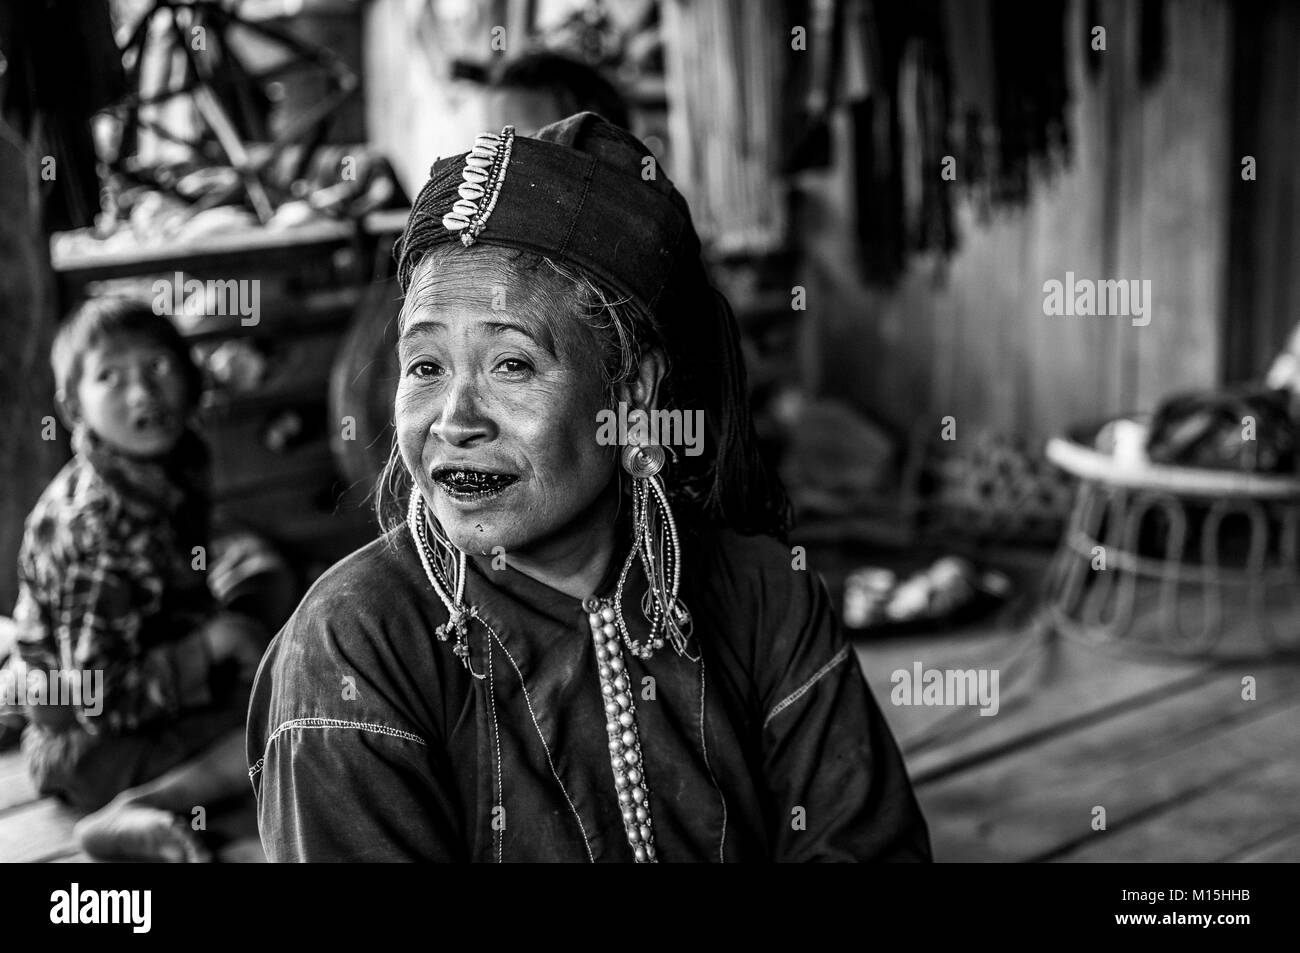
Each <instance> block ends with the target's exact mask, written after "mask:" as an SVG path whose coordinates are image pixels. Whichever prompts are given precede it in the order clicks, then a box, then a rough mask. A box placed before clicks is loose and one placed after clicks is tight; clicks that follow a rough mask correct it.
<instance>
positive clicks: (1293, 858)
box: [1224, 824, 1300, 864]
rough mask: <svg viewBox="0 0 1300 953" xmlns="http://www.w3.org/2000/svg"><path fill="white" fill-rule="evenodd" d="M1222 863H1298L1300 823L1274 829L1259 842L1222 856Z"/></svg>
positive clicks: (1299, 861) (1299, 859) (1299, 860)
mask: <svg viewBox="0 0 1300 953" xmlns="http://www.w3.org/2000/svg"><path fill="white" fill-rule="evenodd" d="M1224 863H1241V864H1294V863H1300V824H1293V825H1292V826H1290V827H1287V828H1284V829H1282V830H1279V831H1274V832H1272V833H1271V834H1269V835H1268V836H1267V837H1265V838H1262V839H1261V840H1260V842H1259V843H1256V844H1252V845H1250V846H1249V847H1247V848H1245V849H1244V850H1241V851H1238V852H1237V853H1235V854H1229V855H1228V856H1227V857H1225V858H1224Z"/></svg>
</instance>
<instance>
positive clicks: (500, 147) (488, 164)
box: [442, 126, 515, 248]
mask: <svg viewBox="0 0 1300 953" xmlns="http://www.w3.org/2000/svg"><path fill="white" fill-rule="evenodd" d="M514 141H515V127H514V126H506V127H505V128H504V129H502V130H501V133H500V135H497V134H495V133H491V132H484V133H480V134H479V135H478V137H477V138H475V140H474V148H472V149H470V151H469V154H468V155H466V156H465V168H463V169H462V170H461V173H460V175H461V178H462V179H464V181H463V182H462V183H461V185H460V188H459V189H458V190H457V193H458V194H459V195H460V198H458V199H457V200H456V201H455V203H453V204H452V207H451V211H449V212H448V213H447V214H446V215H444V216H443V217H442V224H443V227H444V228H446V229H447V230H448V231H452V232H460V241H461V244H462V245H464V246H465V247H466V248H468V247H469V246H470V245H473V244H474V240H475V239H476V238H478V236H479V232H481V231H483V229H484V228H485V227H486V226H487V220H488V218H489V217H490V216H491V215H492V210H493V209H494V208H496V204H497V197H498V196H499V195H500V194H501V185H502V183H503V182H505V180H506V167H507V166H508V165H510V150H511V148H512V147H513V145H514Z"/></svg>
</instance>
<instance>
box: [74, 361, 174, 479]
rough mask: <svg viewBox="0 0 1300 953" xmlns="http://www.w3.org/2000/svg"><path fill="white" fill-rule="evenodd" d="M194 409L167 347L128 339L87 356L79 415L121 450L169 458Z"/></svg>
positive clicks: (80, 383) (79, 393) (79, 389)
mask: <svg viewBox="0 0 1300 953" xmlns="http://www.w3.org/2000/svg"><path fill="white" fill-rule="evenodd" d="M190 410H191V408H190V407H189V402H188V400H187V396H186V386H185V377H184V374H183V373H182V371H181V368H180V366H179V365H178V363H177V360H176V357H175V355H173V354H172V353H171V351H169V350H167V349H166V348H165V347H163V346H161V345H158V344H154V343H152V342H150V341H149V340H147V339H142V338H123V339H120V340H111V339H110V340H108V341H104V342H103V343H101V344H100V345H98V346H97V347H94V348H92V349H90V350H89V351H87V352H86V356H85V359H84V360H83V362H82V366H81V379H80V380H79V381H78V382H77V393H76V406H75V408H74V411H75V413H76V414H77V415H78V416H79V417H80V419H81V420H83V421H85V423H86V425H87V426H88V427H90V429H91V430H93V431H94V432H95V433H96V434H97V435H98V436H99V437H100V438H101V439H102V440H105V441H107V442H108V443H109V444H110V445H112V446H114V447H116V448H117V449H118V450H122V451H124V452H126V453H129V454H131V455H133V456H138V457H153V456H158V455H160V454H164V453H167V452H168V451H169V450H171V449H172V447H174V446H175V445H176V441H177V440H178V439H179V438H180V436H181V434H182V433H184V431H185V419H186V417H187V416H188V415H189V412H190Z"/></svg>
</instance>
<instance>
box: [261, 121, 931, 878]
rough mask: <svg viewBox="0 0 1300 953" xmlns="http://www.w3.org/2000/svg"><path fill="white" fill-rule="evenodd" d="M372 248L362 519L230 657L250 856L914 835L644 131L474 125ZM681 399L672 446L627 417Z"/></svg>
mask: <svg viewBox="0 0 1300 953" xmlns="http://www.w3.org/2000/svg"><path fill="white" fill-rule="evenodd" d="M397 254H398V273H399V279H400V281H401V284H402V288H403V290H404V291H405V293H406V299H405V304H404V307H403V311H402V315H401V321H400V343H399V347H398V350H399V355H400V367H401V378H400V383H399V385H398V388H397V397H396V402H395V415H396V441H395V444H396V446H395V448H394V459H393V461H391V462H390V467H389V474H388V475H387V476H388V478H387V479H385V481H384V482H383V485H382V487H381V489H382V490H383V494H384V496H385V497H386V498H387V503H388V504H389V506H388V512H389V514H390V519H389V529H388V531H387V532H386V534H385V535H384V536H383V537H382V538H380V539H378V540H376V541H374V542H373V543H371V544H370V545H368V546H366V547H364V548H363V549H361V550H359V551H358V552H356V553H354V554H353V555H351V556H350V557H348V558H347V559H345V560H343V561H342V562H341V563H339V564H338V565H337V566H335V567H334V568H333V569H331V570H330V571H329V572H328V573H326V574H325V575H324V576H323V577H321V579H320V580H319V581H318V582H317V583H316V585H315V586H314V587H313V588H312V590H311V592H310V593H309V594H308V595H307V596H306V598H305V599H304V600H303V602H302V604H301V605H300V606H299V608H298V610H297V612H296V613H295V615H294V616H293V618H292V619H291V620H290V622H289V623H288V624H287V625H286V626H285V628H284V629H283V630H282V631H281V632H280V634H279V636H278V637H277V638H276V640H275V642H274V643H273V645H272V646H271V648H270V650H269V652H268V654H267V656H266V658H265V659H264V661H263V663H262V667H261V670H260V672H259V675H258V680H257V684H256V687H255V689H254V695H253V702H252V707H251V713H250V723H249V729H248V731H249V733H248V752H249V761H250V763H251V768H250V771H249V773H250V776H251V777H252V781H253V785H254V787H255V789H256V791H257V798H258V812H259V822H260V827H261V836H262V841H263V844H264V846H265V847H266V851H267V854H268V856H269V857H270V858H271V859H273V860H308V861H316V860H438V861H468V860H474V861H497V862H500V861H593V862H594V861H625V862H626V861H636V862H653V861H657V860H664V861H742V860H783V861H810V860H925V859H929V843H928V836H927V832H926V827H925V822H924V821H923V819H922V817H921V814H920V812H919V810H918V808H917V804H916V800H915V798H914V796H913V794H912V790H911V787H910V785H909V783H908V779H907V775H906V773H905V771H904V769H903V765H902V762H901V759H900V757H899V753H898V750H897V747H896V745H895V743H894V740H893V738H892V737H891V735H890V732H889V729H888V727H887V726H886V724H885V722H884V720H883V718H882V717H881V714H880V711H879V709H878V708H877V707H876V704H875V702H874V701H873V700H872V697H871V695H870V694H869V692H868V689H867V687H866V684H865V683H864V681H863V678H862V675H861V673H860V671H859V669H858V666H857V663H856V659H855V657H854V654H853V652H852V651H851V649H850V648H849V646H848V645H847V644H846V643H845V641H844V638H843V637H842V635H841V633H840V632H839V630H838V628H837V625H836V622H835V615H834V611H833V608H832V606H831V604H830V602H829V600H828V598H827V595H826V592H825V590H824V589H823V587H822V586H821V584H820V583H819V582H818V580H817V578H816V577H815V576H814V575H813V574H811V573H809V572H807V571H805V570H803V569H802V566H801V562H800V560H798V559H792V557H791V551H790V550H789V548H787V547H785V546H783V545H782V544H781V543H779V542H777V541H776V539H775V538H773V537H774V536H777V535H779V534H781V533H782V532H783V531H784V529H785V527H786V519H787V509H788V507H787V504H786V500H785V496H784V493H783V491H782V490H781V488H780V486H779V485H778V484H777V483H776V482H775V481H774V480H773V478H772V477H770V476H769V475H768V471H767V470H766V469H765V468H764V466H763V463H762V461H761V459H760V457H759V456H758V454H757V452H756V448H755V444H754V434H753V428H752V425H751V422H750V419H749V414H748V412H747V410H746V394H745V380H744V370H743V366H742V363H741V359H740V353H739V347H738V342H737V329H736V326H735V319H734V318H733V317H732V315H731V312H730V310H729V309H728V307H727V306H726V303H725V301H724V300H723V299H722V297H721V296H720V295H718V294H717V292H715V291H714V290H713V289H712V287H711V286H710V285H709V283H708V280H707V278H706V277H705V274H704V271H703V268H702V264H701V259H700V245H699V240H698V238H697V237H696V234H695V230H694V228H693V227H692V224H691V219H690V213H689V211H688V210H687V207H686V204H685V202H684V200H683V199H682V197H681V195H680V194H679V193H678V192H677V191H676V190H675V189H674V188H673V186H672V184H671V183H670V182H669V181H668V180H667V179H666V178H665V177H664V175H663V173H662V172H661V171H659V170H657V169H656V168H655V163H654V159H653V158H652V157H651V156H650V155H649V153H648V152H647V150H646V149H645V147H644V146H643V145H642V144H641V143H640V142H639V141H637V140H636V139H635V138H633V137H632V136H630V135H629V134H628V133H626V132H624V131H622V130H621V129H618V128H616V127H614V126H612V125H610V124H608V123H606V122H605V121H603V120H602V119H600V118H599V117H597V116H595V115H594V114H592V113H583V114H580V115H577V116H572V117H570V118H568V119H566V120H563V121H562V122H559V123H556V124H554V125H551V126H548V127H546V128H545V129H543V130H542V131H541V132H540V133H539V134H538V137H537V138H536V139H529V138H524V137H518V136H515V135H514V132H513V130H512V129H511V128H509V127H507V128H506V129H504V130H503V131H502V132H501V133H500V134H499V135H493V134H485V135H482V136H480V137H479V138H478V140H477V142H476V143H475V145H474V147H473V149H472V150H471V151H470V152H469V153H467V154H464V155H461V156H458V157H456V158H455V159H447V160H442V161H440V162H438V163H437V164H436V165H435V166H434V167H433V171H432V177H431V179H430V181H429V182H428V184H427V185H426V186H425V188H424V190H423V191H422V192H421V194H420V196H419V198H418V199H417V200H416V202H415V205H414V208H413V209H412V212H411V217H410V221H409V223H408V225H407V229H406V232H405V234H404V235H403V236H402V239H401V241H400V243H399V246H398V249H397ZM665 412H666V413H665ZM697 413H698V414H701V415H702V418H703V422H704V432H703V434H702V438H703V439H702V440H699V439H696V440H695V441H694V444H693V445H686V446H682V445H680V441H681V437H682V434H683V433H684V430H685V428H679V427H666V426H653V425H651V424H663V423H671V422H679V421H682V420H685V419H687V418H689V419H698V418H697V417H696V416H695V415H696V414H697ZM674 414H675V416H674ZM616 418H617V420H618V423H617V424H615V423H611V421H613V420H615V419H616ZM623 421H630V424H631V425H630V426H623V425H622V422H623ZM656 431H658V434H657V435H658V436H659V438H660V440H659V441H658V442H655V441H654V440H653V437H654V436H655V435H656ZM665 431H666V433H665ZM665 437H667V438H668V439H664V438H665ZM673 438H676V439H678V440H679V445H677V446H674V445H673V443H672V441H673ZM617 442H622V443H623V444H624V445H622V446H618V445H613V444H615V443H617ZM403 495H405V496H406V497H407V500H408V502H407V503H406V504H405V505H402V504H400V503H398V505H397V507H396V509H397V510H398V512H397V513H396V514H394V513H393V509H394V507H393V506H392V504H393V502H394V500H395V499H396V500H400V499H401V497H402V496H403Z"/></svg>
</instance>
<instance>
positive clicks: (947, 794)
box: [857, 624, 1300, 862]
mask: <svg viewBox="0 0 1300 953" xmlns="http://www.w3.org/2000/svg"><path fill="white" fill-rule="evenodd" d="M857 649H858V656H859V659H860V661H861V662H862V664H863V669H864V671H865V672H866V673H867V680H868V682H869V683H870V684H871V686H872V688H873V690H874V691H875V694H876V699H877V701H878V702H879V703H880V705H881V707H882V708H883V709H884V711H885V716H886V718H888V720H889V722H890V724H891V726H892V727H893V729H894V733H895V736H896V737H897V738H898V739H899V743H900V745H901V747H902V749H903V754H904V758H905V760H906V762H907V765H908V769H909V772H910V774H911V777H912V780H913V783H914V785H915V787H916V791H917V797H918V799H919V800H920V803H921V807H922V810H923V811H924V812H925V815H926V817H927V819H928V821H929V824H930V833H931V839H932V844H933V847H934V854H935V859H936V860H941V861H1079V862H1090V861H1300V665H1297V664H1280V663H1255V664H1250V663H1245V664H1231V665H1222V664H1217V665H1216V664H1210V663H1206V662H1186V661H1184V662H1164V663H1157V662H1150V661H1145V662H1144V661H1139V660H1135V659H1132V658H1126V657H1122V656H1119V655H1116V654H1113V653H1112V654H1105V653H1103V652H1101V651H1099V650H1098V649H1096V648H1094V647H1092V646H1087V645H1084V644H1082V643H1079V642H1075V641H1069V640H1066V639H1063V638H1061V637H1060V636H1057V635H1055V634H1053V633H1052V632H1050V630H1048V629H1047V628H1046V627H1040V626H1035V625H1033V624H1029V625H1025V626H1022V627H1019V628H1017V629H1015V630H1012V629H1009V628H1008V627H1006V626H987V627H984V628H982V629H975V630H966V631H963V632H960V633H954V634H951V635H947V636H939V637H911V638H903V639H895V640H891V641H888V642H877V643H870V642H865V643H864V642H859V643H858V644H857ZM915 662H921V663H922V664H923V667H924V668H927V669H928V668H936V669H946V668H957V669H968V668H998V669H999V670H1000V676H999V689H1000V703H1001V704H1000V708H999V711H998V713H997V714H996V715H993V716H981V715H980V714H979V713H978V710H977V709H976V708H955V707H954V708H934V707H931V708H925V707H900V706H895V705H892V704H891V703H890V692H891V689H892V688H893V683H892V682H891V680H890V676H891V673H893V672H894V671H895V670H897V669H907V670H911V669H912V666H913V664H914V663H915ZM1247 675H1249V676H1252V677H1253V678H1254V679H1255V683H1256V700H1254V701H1247V700H1244V699H1243V698H1242V685H1243V682H1242V679H1243V678H1244V677H1245V676H1247ZM1097 807H1101V808H1104V809H1105V830H1094V829H1093V824H1094V816H1095V813H1094V809H1095V808H1097Z"/></svg>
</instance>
